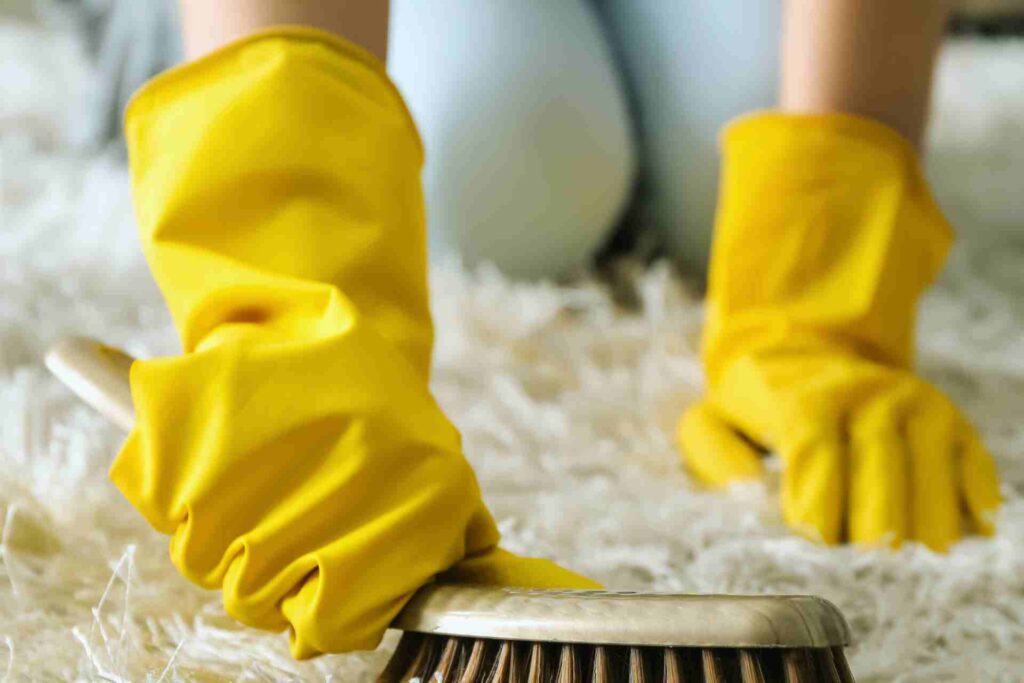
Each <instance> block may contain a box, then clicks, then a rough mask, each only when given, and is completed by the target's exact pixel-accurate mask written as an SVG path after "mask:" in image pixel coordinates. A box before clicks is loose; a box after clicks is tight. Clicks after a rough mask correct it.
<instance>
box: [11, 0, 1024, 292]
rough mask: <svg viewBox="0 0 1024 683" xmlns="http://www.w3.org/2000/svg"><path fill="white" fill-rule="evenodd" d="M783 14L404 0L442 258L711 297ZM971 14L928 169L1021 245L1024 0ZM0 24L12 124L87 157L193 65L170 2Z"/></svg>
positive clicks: (144, 1)
mask: <svg viewBox="0 0 1024 683" xmlns="http://www.w3.org/2000/svg"><path fill="white" fill-rule="evenodd" d="M780 4H781V2H780V0H687V2H677V1H676V0H557V1H551V0H490V1H488V2H479V1H478V0H431V2H429V3H426V2H419V1H418V0H393V3H392V8H393V20H392V36H391V45H390V54H389V71H390V72H391V74H392V77H393V78H394V80H395V81H396V83H397V84H398V85H399V87H400V88H401V90H402V92H403V94H404V95H405V97H406V99H407V100H408V102H409V105H410V108H411V109H412V111H413V113H414V115H415V117H416V119H417V123H418V125H419V127H420V130H421V134H422V135H423V137H424V139H425V142H426V146H427V150H428V161H427V166H426V169H425V173H424V184H425V189H426V194H427V206H428V212H429V217H430V226H431V243H432V252H433V254H434V255H435V256H437V257H446V256H450V255H454V256H457V257H459V258H461V259H462V260H463V261H464V262H466V263H467V264H469V265H474V264H476V263H479V262H483V261H489V262H493V263H495V264H496V265H497V266H498V267H500V268H501V269H502V270H503V271H504V272H505V273H506V274H508V275H511V276H514V277H520V278H552V279H564V278H566V277H569V276H572V275H573V274H574V273H578V272H580V270H581V269H584V268H586V267H587V266H589V265H591V264H593V263H594V262H595V261H597V262H601V263H606V262H609V261H610V260H613V259H614V257H616V256H618V255H620V254H622V253H624V252H628V253H632V254H636V255H638V256H639V257H640V258H642V259H647V260H650V259H652V258H655V257H660V256H665V255H667V256H670V257H672V258H673V259H674V260H675V261H676V262H677V263H679V264H681V265H682V266H683V267H684V270H685V272H686V273H687V274H688V275H689V276H690V278H691V280H692V281H693V282H694V283H696V284H697V285H698V286H699V284H700V282H701V279H702V276H703V273H704V267H705V264H706V259H707V251H708V245H709V242H710V228H711V222H712V217H713V211H714V203H715V193H716V182H717V155H716V136H717V131H718V129H719V127H720V126H721V125H722V124H723V123H724V122H726V121H727V120H729V119H730V118H732V117H733V116H736V115H738V114H740V113H742V112H745V111H748V110H750V109H755V108H763V107H768V106H771V104H772V102H773V100H774V93H775V82H776V73H775V70H776V67H775V54H776V50H777V40H778V21H779V8H780ZM956 4H957V7H958V10H957V13H956V15H955V18H954V20H953V21H952V22H951V25H950V31H949V32H950V36H951V40H950V41H949V44H948V46H947V49H946V50H945V54H944V55H943V59H942V62H941V64H940V68H939V74H938V76H937V86H936V94H935V106H934V117H933V125H932V126H931V135H930V138H929V145H928V157H927V159H928V169H929V173H930V175H931V178H932V180H933V182H934V184H935V188H936V191H937V194H938V195H939V199H940V202H941V203H942V204H943V205H944V206H945V208H946V209H947V211H948V212H949V213H950V214H951V216H952V218H953V220H954V223H956V224H958V225H962V226H968V228H969V234H970V235H971V236H972V237H971V238H972V239H973V238H977V237H979V236H982V235H986V236H991V235H993V234H995V235H1002V236H1006V235H1012V234H1013V233H1014V232H1019V231H1017V230H1016V226H1017V224H1018V217H1019V216H1020V215H1022V214H1024V193H1020V192H1018V191H1016V189H1015V188H1017V187H1019V185H1020V182H1021V179H1022V178H1024V132H1022V130H1024V94H1022V92H1024V89H1022V88H1021V87H1020V86H1021V85H1022V83H1024V81H1022V78H1024V77H1022V72H1024V59H1022V54H1024V52H1022V48H1021V46H1022V45H1024V0H959V2H957V3H956ZM0 23H2V26H3V29H2V30H3V42H4V43H5V44H4V45H2V46H0V69H2V75H3V77H4V79H3V83H2V87H3V95H2V98H0V127H2V128H0V131H2V132H3V133H4V134H14V133H15V132H19V131H20V132H22V133H27V134H29V135H30V136H31V137H32V138H33V139H35V140H37V141H38V142H39V143H41V144H47V145H63V146H65V148H67V149H69V150H74V151H75V152H76V153H79V154H82V153H105V154H117V153H119V152H120V153H122V154H123V141H122V140H121V115H122V112H123V110H124V106H125V104H126V102H127V100H128V98H129V97H130V96H131V94H132V92H134V90H135V89H136V88H138V87H139V86H140V85H141V84H142V83H143V82H145V81H146V80H147V79H148V78H150V77H151V76H153V75H154V74H156V73H159V72H160V71H162V70H164V69H166V68H169V67H171V66H172V65H174V64H175V63H177V62H178V61H179V60H180V57H181V48H180V43H179V37H178V33H177V28H176V25H177V17H176V3H175V2H174V0H0ZM41 107H42V109H41ZM44 109H46V111H45V112H44V111H43V110H44Z"/></svg>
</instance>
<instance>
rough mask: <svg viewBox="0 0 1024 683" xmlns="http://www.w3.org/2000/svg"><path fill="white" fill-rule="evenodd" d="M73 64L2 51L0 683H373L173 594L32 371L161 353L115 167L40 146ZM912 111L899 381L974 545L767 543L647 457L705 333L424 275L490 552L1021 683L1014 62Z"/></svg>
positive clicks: (1019, 279) (669, 290)
mask: <svg viewBox="0 0 1024 683" xmlns="http://www.w3.org/2000/svg"><path fill="white" fill-rule="evenodd" d="M81 55H82V52H81V50H80V48H79V46H78V45H77V44H76V43H75V42H74V40H72V39H71V38H70V37H69V35H65V34H60V33H56V34H55V33H53V32H43V31H41V30H39V29H36V28H30V27H27V26H24V25H18V26H15V25H13V24H7V25H0V528H2V533H0V681H52V680H82V681H86V680H88V681H93V680H108V681H177V680H201V681H219V680H225V681H278V680H303V681H325V680H332V681H364V680H372V677H373V672H374V671H376V670H378V668H379V667H380V665H381V663H382V662H383V661H384V660H385V659H386V658H387V650H386V648H385V649H382V650H380V651H378V652H376V653H371V654H359V655H350V656H329V657H323V658H320V659H317V660H314V661H310V662H301V663H296V662H294V661H292V660H291V659H290V657H289V656H288V653H287V649H286V644H285V640H284V637H283V636H282V635H279V634H266V633H260V632H256V631H252V630H246V629H243V628H239V627H237V626H236V625H234V624H233V623H232V622H231V621H230V620H229V619H228V618H226V617H225V615H224V614H223V612H222V609H221V607H220V602H219V595H218V594H217V593H214V592H204V591H201V590H199V589H196V588H194V587H192V586H191V585H189V584H188V583H186V582H185V581H184V580H183V579H182V578H180V577H179V576H178V575H177V573H176V572H175V570H174V569H173V568H172V566H171V564H170V562H169V560H168V554H167V541H166V539H165V538H164V537H162V536H159V535H157V534H156V533H155V532H153V531H151V530H150V529H149V528H148V527H147V526H146V525H145V524H144V522H143V521H142V519H141V518H140V517H139V516H138V515H137V514H136V513H135V512H134V510H133V509H131V507H130V506H129V505H128V504H127V503H126V502H125V501H124V500H122V498H121V497H120V495H119V494H118V493H117V492H116V491H115V489H114V487H113V486H112V485H111V484H110V483H109V482H108V481H107V478H106V469H107V466H108V463H109V462H110V460H111V458H112V457H113V455H114V453H115V452H116V450H117V447H118V445H119V440H120V438H121V435H120V434H119V433H118V432H117V431H116V430H115V429H113V428H111V427H109V426H107V424H106V423H105V422H104V420H103V419H101V418H100V417H98V416H97V415H96V414H94V413H93V412H91V410H90V409H88V408H86V407H85V406H83V405H82V404H80V403H79V402H78V401H77V400H76V399H75V398H73V397H72V396H71V395H70V394H69V393H68V392H67V391H66V390H65V389H64V388H63V387H62V386H60V385H59V384H58V383H57V382H56V381H55V380H54V379H52V378H51V377H50V376H49V375H48V374H47V372H46V370H45V369H44V368H43V366H42V354H43V351H44V350H45V349H46V347H47V346H48V345H49V344H51V343H52V342H54V341H55V340H57V339H59V338H60V337H62V336H64V335H68V334H89V335H94V336H97V337H101V338H103V339H105V340H107V341H109V342H111V343H114V344H119V345H122V346H123V347H125V348H127V349H128V350H130V351H131V352H133V353H135V354H137V355H142V356H149V355H156V354H169V353H174V352H175V349H176V341H175V336H174V334H173V330H172V328H171V326H170V322H169V318H168V316H167V315H166V313H165V311H164V308H163V306H162V304H161V301H160V298H159V295H158V293H157V291H156V288H155V286H154V285H153V284H152V282H151V280H150V277H149V275H148V272H147V270H146V266H145V264H144V263H143V261H142V258H141V256H140V254H139V249H138V244H137V240H136V237H135V232H134V226H133V221H132V216H131V209H130V198H129V194H128V190H127V180H126V173H125V169H124V167H123V164H122V162H120V161H119V160H118V159H117V158H116V157H115V156H114V155H100V156H96V157H83V156H78V155H75V154H73V153H71V152H69V151H67V149H66V146H65V144H64V141H65V140H66V139H67V131H68V128H69V123H70V122H73V121H74V119H75V114H76V111H75V108H76V106H77V105H76V99H75V98H76V96H77V93H78V90H80V88H81V87H82V86H81V84H82V83H83V82H84V79H83V77H84V76H85V75H87V72H88V69H89V66H88V63H87V61H86V60H85V59H84V58H83V57H82V56H81ZM936 102H937V104H936V118H935V125H934V129H933V140H934V144H933V146H932V147H933V153H932V157H931V171H932V173H933V176H934V178H935V180H936V184H937V187H938V188H939V190H940V192H941V200H942V202H943V203H944V204H945V205H946V206H947V208H948V210H949V212H950V214H951V215H952V216H953V217H954V218H955V220H956V222H957V223H958V225H959V228H960V232H961V239H960V242H959V244H958V246H957V250H956V252H955V254H954V257H953V259H952V260H951V263H950V264H949V267H948V268H947V269H946V272H945V274H944V276H943V280H942V282H941V283H940V285H939V286H938V287H937V288H935V289H934V291H932V292H931V293H930V294H929V296H928V298H927V301H926V302H925V306H924V310H923V314H922V320H921V332H920V347H921V353H920V366H921V368H922V371H923V373H924V374H925V375H926V376H927V377H928V378H930V379H931V380H933V381H934V382H936V383H938V384H939V385H940V386H941V387H943V388H945V389H946V390H948V391H949V392H950V393H951V394H952V395H953V396H954V397H955V398H956V399H957V401H958V402H959V404H960V405H961V406H962V407H963V408H964V409H965V410H966V411H967V412H968V413H969V414H970V415H971V416H972V417H973V419H974V420H975V421H976V423H977V424H978V425H979V427H980V428H981V430H982V432H983V433H984V435H985V437H986V439H987V442H988V444H989V445H990V447H991V448H992V450H993V451H994V453H995V454H996V457H997V459H998V462H999V467H1000V470H1001V472H1002V476H1003V480H1004V492H1005V496H1006V505H1005V507H1004V509H1003V512H1002V514H1001V518H1000V525H999V533H998V535H997V536H996V537H995V538H992V539H969V540H967V541H965V542H963V543H961V544H960V545H958V546H957V547H956V548H955V549H954V550H953V552H951V553H950V554H949V555H947V556H939V555H935V554H933V553H931V552H929V551H927V550H925V549H923V548H921V547H918V546H916V545H909V546H907V547H905V548H903V549H902V550H900V551H898V552H890V551H877V552H863V551H857V550H853V549H850V548H824V547H819V546H816V545H813V544H810V543H808V542H805V541H803V540H799V539H797V538H794V537H793V536H791V535H790V534H789V533H787V531H786V529H785V528H784V527H783V526H782V525H781V523H780V520H779V515H778V513H777V499H776V496H775V493H774V491H775V482H767V484H766V485H764V486H761V485H752V486H749V487H746V488H743V489H737V490H733V491H731V492H730V493H728V494H712V493H708V492H703V491H701V490H699V489H697V488H696V487H694V486H693V484H692V483H691V482H690V480H689V479H688V478H687V476H686V475H685V474H684V472H683V471H682V470H681V467H680V465H679V460H678V455H677V453H676V451H675V448H674V444H673V438H672V435H673V432H674V423H675V419H676V417H677V416H678V414H679V413H680V411H681V410H682V409H683V407H684V406H685V405H686V404H687V402H689V401H691V400H693V399H694V398H695V397H696V396H697V395H698V394H699V392H700V387H701V382H702V378H701V368H700V365H699V363H698V360H697V356H696V347H697V340H698V335H699V330H700V325H701V318H702V309H701V304H700V301H699V300H698V299H696V298H695V297H694V296H693V295H691V294H688V290H687V288H686V287H685V286H683V285H682V284H681V281H680V279H679V278H678V277H677V276H676V275H675V274H674V273H673V271H672V270H671V269H670V268H668V267H667V266H656V267H654V268H651V269H649V270H646V271H641V270H640V269H636V271H635V272H634V273H633V274H632V275H631V276H630V277H629V278H628V280H629V282H630V283H631V284H632V285H633V286H634V287H635V293H636V295H637V299H638V301H639V306H638V307H637V308H635V309H633V310H627V309H624V308H621V307H618V306H616V305H615V304H614V303H613V302H612V300H611V298H610V296H609V294H608V292H607V290H606V288H605V287H604V286H603V285H601V284H600V283H598V282H596V281H595V280H593V279H591V278H587V277H582V278H580V280H579V281H578V282H577V283H576V284H574V285H572V286H555V285H548V284H513V283H509V282H507V281H505V280H504V279H502V278H501V277H500V276H499V275H497V274H496V273H494V272H492V271H488V270H486V269H485V270H482V271H480V272H477V273H468V274H467V273H464V272H462V271H461V270H460V269H459V268H458V267H455V266H451V267H438V268H436V269H435V272H434V274H433V276H434V288H433V295H434V312H435V316H436V319H437V330H438V345H437V358H436V375H435V386H436V391H437V394H438V396H439V397H440V400H441V401H442V403H443V404H444V406H445V407H446V409H447V411H448V413H449V415H450V416H451V417H452V418H453V420H454V421H455V422H456V423H457V424H458V425H459V427H460V428H461V430H462V432H463V434H464V437H465V445H466V450H467V453H468V456H469V457H470V459H471V460H472V461H473V463H474V465H475V466H476V468H477V471H478V473H479V477H480V480H481V482H482V485H483V488H484V490H485V496H486V499H487V501H488V503H489V504H490V507H491V509H492V510H493V511H494V513H495V515H496V517H497V518H498V520H499V521H500V525H501V528H502V530H503V532H504V535H505V543H506V544H507V546H508V547H509V548H511V549H513V550H518V551H523V552H527V553H530V554H536V555H546V556H549V557H552V558H554V559H556V560H559V561H561V562H563V563H565V564H567V565H569V566H571V567H573V568H574V569H577V570H579V571H582V572H584V573H587V574H589V575H591V576H593V577H595V578H597V579H599V580H601V581H603V582H605V583H606V584H607V585H608V586H610V587H614V588H642V589H648V588H649V589H662V590H674V591H698V592H738V593H773V592H785V593H814V594H817V595H821V596H824V597H826V598H828V599H830V600H832V601H834V602H835V603H836V604H837V605H838V606H839V607H840V608H841V609H842V610H843V611H844V612H845V614H846V616H847V618H848V619H849V621H850V624H851V626H852V628H853V634H854V637H855V640H856V644H855V645H854V646H853V647H852V648H851V650H850V655H851V660H852V666H853V669H854V671H855V673H856V675H857V677H858V680H859V681H862V682H865V683H866V682H869V681H951V680H956V681H1020V680H1024V500H1022V497H1021V492H1022V489H1024V192H1022V191H1021V190H1022V187H1024V185H1022V184H1024V41H1016V42H1015V41H1000V42H970V41H964V42H957V43H953V44H951V45H950V46H949V47H948V48H947V50H946V52H945V54H944V57H943V62H942V67H941V72H940V77H939V81H938V88H937V92H936ZM393 642H394V639H393V638H389V639H388V641H387V643H389V644H392V645H393Z"/></svg>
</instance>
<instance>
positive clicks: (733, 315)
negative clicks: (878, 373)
mask: <svg viewBox="0 0 1024 683" xmlns="http://www.w3.org/2000/svg"><path fill="white" fill-rule="evenodd" d="M722 152H723V163H722V177H721V190H720V198H719V209H718V215H717V219H716V223H715V240H714V245H713V248H712V258H711V269H710V281H709V292H708V301H709V310H708V321H707V325H706V328H705V338H704V355H705V364H706V366H707V369H708V373H709V379H710V380H711V381H712V383H713V382H714V380H715V378H716V377H717V376H718V375H719V374H720V373H721V371H722V370H723V368H724V367H725V366H726V365H728V364H729V363H730V362H731V361H732V360H734V359H735V358H737V357H739V356H741V355H747V354H750V353H756V352H759V351H764V350H783V351H796V352H803V351H809V350H820V349H828V350H832V351H835V350H837V349H838V350H840V351H843V350H845V351H847V352H850V353H855V354H857V355H859V356H861V357H865V358H870V359H873V360H875V361H877V362H880V363H885V364H888V365H893V366H900V367H908V366H909V365H910V364H911V362H912V356H913V329H914V319H915V311H916V305H917V301H918V299H919V297H920V295H921V293H922V291H923V290H924V289H925V288H926V287H927V286H928V285H929V284H930V283H931V281H932V280H933V278H934V277H935V275H936V274H937V273H938V272H939V270H940V268H941V265H942V263H943V260H944V258H945V255H946V252H947V251H948V249H949V246H950V244H951V242H952V237H953V233H952V229H951V228H950V226H949V224H948V223H947V222H946V220H945V219H944V218H943V216H942V213H941V211H940V210H939V208H938V206H937V205H936V204H935V202H934V200H933V199H932V197H931V195H930V193H929V191H928V188H927V185H926V183H925V180H924V178H923V175H922V173H921V169H920V166H919V163H918V160H917V154H916V151H915V150H914V148H913V146H912V145H910V143H908V142H907V141H906V140H905V139H904V138H903V137H901V136H900V135H899V134H898V133H897V132H896V131H894V130H892V129H890V128H888V127H887V126H885V125H883V124H881V123H878V122H876V121H872V120H870V119H866V118H862V117H858V116H853V115H848V114H823V115H794V114H782V113H763V114H755V115H749V116H746V117H743V118H741V119H739V120H737V121H735V122H733V123H732V124H730V125H729V126H727V127H726V128H725V130H724V132H723V135H722Z"/></svg>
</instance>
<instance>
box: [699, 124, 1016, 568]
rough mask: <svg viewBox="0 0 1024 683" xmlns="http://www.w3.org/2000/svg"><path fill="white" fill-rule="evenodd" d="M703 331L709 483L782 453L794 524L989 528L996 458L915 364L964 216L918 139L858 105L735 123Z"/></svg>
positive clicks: (865, 534)
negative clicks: (935, 196) (935, 289)
mask: <svg viewBox="0 0 1024 683" xmlns="http://www.w3.org/2000/svg"><path fill="white" fill-rule="evenodd" d="M722 173H723V175H722V186H721V194H720V198H719V201H720V204H719V212H718V218H717V223H716V225H715V243H714V247H713V250H712V260H711V273H710V285H709V292H708V319H707V322H706V327H705V334H704V340H703V341H704V347H703V354H704V363H705V368H706V371H707V384H708V388H707V395H706V397H705V398H704V400H703V401H701V402H699V403H698V404H696V405H695V406H693V407H692V408H691V409H690V410H688V411H687V412H686V413H685V414H684V416H683V419H682V420H681V421H680V425H679V439H680V445H681V449H682V451H683V454H684V461H685V462H686V464H687V465H688V466H689V468H690V470H691V471H692V472H693V473H694V474H696V476H697V477H699V478H700V479H702V480H704V481H705V482H707V483H709V484H711V485H725V484H728V483H730V482H733V481H736V480H740V479H749V478H753V477H757V476H759V475H760V474H761V471H762V470H761V462H760V458H759V451H760V449H761V448H765V449H772V450H775V451H777V452H778V453H779V454H780V456H781V458H782V462H783V477H782V491H781V499H782V510H783V515H784V518H785V520H786V522H787V523H788V524H790V525H791V526H793V527H794V528H796V529H797V530H798V531H800V532H802V533H804V534H806V535H808V536H810V537H813V538H817V539H820V540H823V541H825V542H827V543H838V542H841V541H843V540H849V541H852V542H859V543H871V544H875V543H878V542H885V541H888V542H890V543H892V544H895V545H898V544H899V543H900V542H902V541H903V540H909V539H916V540H919V541H922V542H924V543H926V544H927V545H929V546H930V547H932V548H934V549H937V550H944V549H946V548H947V547H948V546H949V545H950V544H951V543H953V542H954V541H956V540H957V539H958V538H959V537H960V535H961V533H962V529H961V522H962V520H961V510H962V509H966V510H967V512H968V513H969V515H968V522H969V523H970V525H971V526H972V527H973V528H974V529H975V530H977V531H980V532H982V533H991V531H992V528H993V527H992V514H993V512H994V511H995V509H996V508H997V507H998V505H999V501H1000V499H999V491H998V480H997V476H996V471H995V467H994V465H993V462H992V459H991V457H990V456H989V454H988V453H987V452H986V450H985V448H984V447H983V446H982V444H981V443H980V441H979V440H978V437H977V435H976V434H975V432H974V430H973V429H972V427H971V426H970V425H969V424H968V422H967V421H966V420H965V419H964V417H963V416H962V415H961V414H960V413H959V412H958V410H957V409H956V407H955V406H954V405H953V404H952V403H951V402H950V400H949V399H948V398H947V397H946V396H945V395H943V394H942V393H941V392H939V391H938V390H937V389H935V388H934V387H932V386H930V385H929V384H927V383H926V382H924V381H922V380H921V379H920V378H918V377H916V376H915V375H914V374H913V372H912V370H911V366H912V359H913V336H914V335H913V332H914V329H913V328H914V319H915V309H916V305H917V300H918V298H919V296H920V295H921V292H922V291H923V290H924V289H925V287H927V286H928V284H929V283H930V282H931V281H932V279H933V277H934V276H935V275H936V274H937V273H938V271H939V269H940V267H941V265H942V261H943V259H944V257H945V254H946V251H947V250H948V248H949V245H950V243H951V240H952V231H951V229H950V227H949V226H948V224H947V223H946V221H945V220H944V219H943V217H942V215H941V213H940V211H939V209H938V207H937V206H936V205H935V203H934V202H933V200H932V198H931V197H930V195H929V193H928V190H927V187H926V185H925V182H924V180H923V178H922V176H921V172H920V170H919V167H918V162H917V159H916V153H915V151H914V149H913V148H912V147H911V146H910V145H909V144H908V143H907V142H906V141H905V140H904V139H903V138H901V137H900V136H899V135H898V134H897V133H896V132H895V131H893V130H891V129H889V128H887V127H886V126H884V125H882V124H880V123H876V122H874V121H871V120H868V119H863V118H859V117H855V116H849V115H839V114H836V115H784V114H773V113H772V114H762V115H754V116H750V117H747V118H744V119H741V120H739V121H737V122H735V123H733V124H732V125H730V126H729V127H728V128H727V130H726V131H725V133H724V137H723V172H722Z"/></svg>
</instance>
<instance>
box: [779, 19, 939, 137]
mask: <svg viewBox="0 0 1024 683" xmlns="http://www.w3.org/2000/svg"><path fill="white" fill-rule="evenodd" d="M948 15H949V7H948V3H947V2H946V1H945V0H898V1H893V0H785V11H784V17H783V39H782V51H781V59H782V83H781V89H780V106H781V108H782V109H783V110H786V111H791V112H801V113H825V112H848V113H852V114H861V115H863V116H869V117H872V118H874V119H877V120H879V121H881V122H883V123H885V124H888V125H889V126H892V127H893V128H895V129H896V130H898V131H899V132H901V133H902V134H903V135H905V136H906V137H907V138H908V139H909V140H911V141H912V142H913V143H914V144H916V145H919V144H920V141H921V135H922V133H923V130H924V124H925V119H926V116H927V109H928V98H929V93H930V88H931V75H932V67H933V65H934V61H935V54H936V52H937V50H938V47H939V44H940V42H941V40H942V33H943V28H944V27H945V24H946V20H947V18H948Z"/></svg>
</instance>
